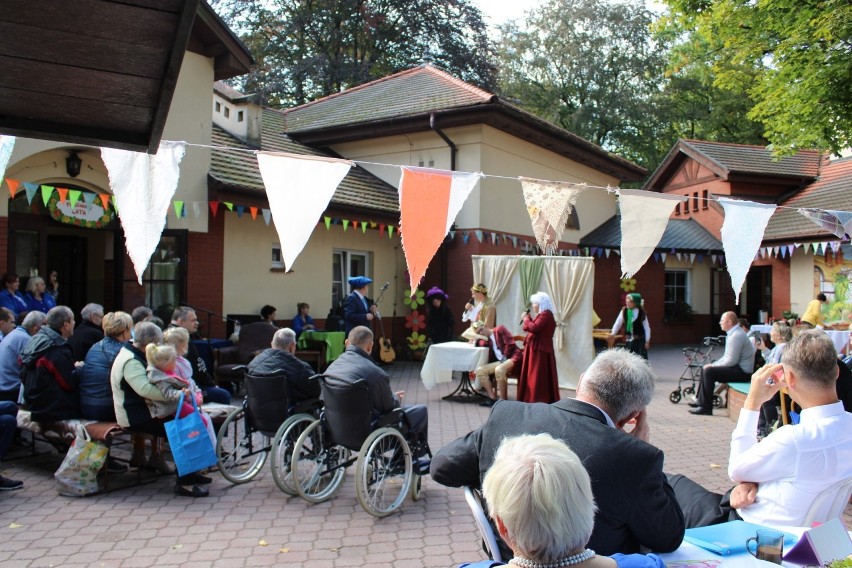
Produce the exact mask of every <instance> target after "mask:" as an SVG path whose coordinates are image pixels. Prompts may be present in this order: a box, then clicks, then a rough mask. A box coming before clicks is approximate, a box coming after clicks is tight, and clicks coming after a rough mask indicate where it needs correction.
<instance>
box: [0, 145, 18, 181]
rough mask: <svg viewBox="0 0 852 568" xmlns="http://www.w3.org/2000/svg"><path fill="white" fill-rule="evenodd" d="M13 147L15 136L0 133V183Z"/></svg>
mask: <svg viewBox="0 0 852 568" xmlns="http://www.w3.org/2000/svg"><path fill="white" fill-rule="evenodd" d="M14 149H15V137H14V136H2V135H0V183H3V177H4V176H5V175H6V166H8V165H9V159H10V158H11V157H12V150H14Z"/></svg>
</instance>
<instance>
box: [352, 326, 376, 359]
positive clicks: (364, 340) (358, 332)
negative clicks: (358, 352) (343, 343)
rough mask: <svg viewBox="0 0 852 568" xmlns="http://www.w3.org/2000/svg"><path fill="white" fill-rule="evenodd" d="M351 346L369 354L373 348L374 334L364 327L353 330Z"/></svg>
mask: <svg viewBox="0 0 852 568" xmlns="http://www.w3.org/2000/svg"><path fill="white" fill-rule="evenodd" d="M349 345H354V346H355V347H359V348H360V349H363V350H364V351H366V352H367V353H369V352H370V349H371V348H372V346H373V332H372V331H371V330H370V328H369V327H366V326H363V325H359V326H358V327H354V328H352V331H350V332H349Z"/></svg>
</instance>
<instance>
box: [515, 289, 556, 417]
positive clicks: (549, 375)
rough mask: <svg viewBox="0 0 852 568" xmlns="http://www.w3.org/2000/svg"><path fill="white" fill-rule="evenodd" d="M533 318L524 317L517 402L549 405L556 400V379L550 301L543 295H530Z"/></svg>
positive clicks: (554, 328) (553, 325) (554, 321)
mask: <svg viewBox="0 0 852 568" xmlns="http://www.w3.org/2000/svg"><path fill="white" fill-rule="evenodd" d="M530 302H532V316H530V314H529V313H526V314H524V321H523V324H524V331H526V332H527V336H526V338H525V339H524V358H523V363H522V364H521V375H520V378H519V379H518V400H519V401H521V402H546V403H552V402H556V401H558V400H559V398H560V395H559V377H558V375H557V373H556V356H555V355H554V354H553V333H554V332H555V331H556V320H554V319H553V301H552V300H551V299H550V296H548V295H547V294H545V293H544V292H537V293H535V294H533V295H532V296H530Z"/></svg>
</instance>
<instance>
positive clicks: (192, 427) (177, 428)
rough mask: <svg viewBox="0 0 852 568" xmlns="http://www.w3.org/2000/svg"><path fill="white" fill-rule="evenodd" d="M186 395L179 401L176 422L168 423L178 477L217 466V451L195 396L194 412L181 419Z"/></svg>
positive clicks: (167, 428)
mask: <svg viewBox="0 0 852 568" xmlns="http://www.w3.org/2000/svg"><path fill="white" fill-rule="evenodd" d="M183 395H184V393H181V395H180V400H179V401H178V405H177V411H176V412H175V418H174V420H172V421H170V422H166V424H165V426H166V436H167V437H168V439H169V446H171V449H172V457H173V458H174V460H175V466H177V470H178V475H181V476H184V475H188V474H190V473H194V472H196V471H199V470H202V469H204V468H207V467H210V466H212V465H215V464H216V451H215V450H214V449H213V445H212V444H211V443H210V436H208V435H207V429H206V427H205V426H204V422H203V420H202V418H201V412H200V411H199V410H198V403H197V402H196V401H195V397H194V396H190V397H189V399H190V400H191V401H192V406H193V408H194V411H193V412H192V413H191V414H188V415H186V416H185V417H184V418H180V416H179V415H180V410H181V408H182V407H183V398H184V396H183Z"/></svg>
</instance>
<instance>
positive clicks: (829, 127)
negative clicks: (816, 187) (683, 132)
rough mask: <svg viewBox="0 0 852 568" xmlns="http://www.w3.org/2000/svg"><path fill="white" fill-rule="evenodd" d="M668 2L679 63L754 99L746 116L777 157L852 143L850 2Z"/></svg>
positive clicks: (836, 149) (719, 85)
mask: <svg viewBox="0 0 852 568" xmlns="http://www.w3.org/2000/svg"><path fill="white" fill-rule="evenodd" d="M666 3H667V4H668V6H669V8H670V12H669V14H668V15H667V16H666V17H665V19H664V22H663V28H664V29H668V30H670V31H673V32H674V33H675V34H676V35H677V36H678V44H679V47H680V48H681V49H679V50H678V51H677V57H678V58H680V60H679V61H680V63H686V64H693V65H701V66H707V67H708V68H709V70H710V71H712V74H713V86H714V87H715V88H718V89H721V90H723V91H727V92H729V93H731V94H732V95H735V96H736V95H737V93H741V94H745V95H746V96H747V97H749V98H750V99H751V100H752V101H753V102H754V104H753V106H752V107H751V108H750V110H749V112H748V117H749V118H750V119H752V120H753V121H756V122H758V123H760V124H761V125H762V128H763V132H764V135H765V137H766V139H768V140H769V141H770V142H771V143H772V145H773V146H775V148H776V150H777V151H779V152H792V151H795V150H796V149H797V148H820V149H825V150H832V151H834V152H839V151H840V150H841V149H842V148H844V147H848V146H850V145H852V87H850V85H852V3H850V2H849V1H848V0H759V1H754V0H666ZM707 45H709V46H712V47H713V48H712V49H709V50H708V49H705V48H703V47H700V46H707ZM695 46H699V48H697V49H696V48H695ZM674 63H675V64H677V63H678V61H677V60H676V61H675V62H674Z"/></svg>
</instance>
